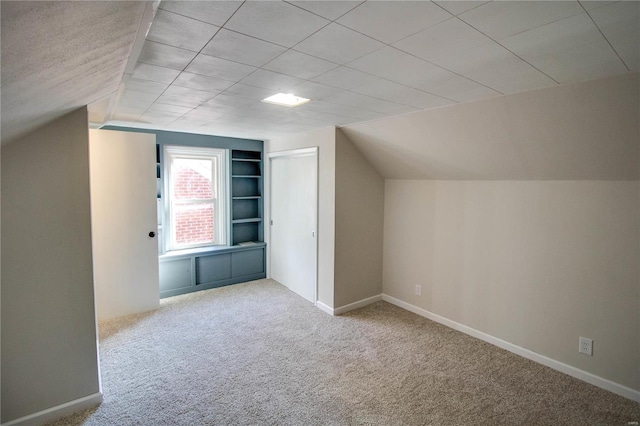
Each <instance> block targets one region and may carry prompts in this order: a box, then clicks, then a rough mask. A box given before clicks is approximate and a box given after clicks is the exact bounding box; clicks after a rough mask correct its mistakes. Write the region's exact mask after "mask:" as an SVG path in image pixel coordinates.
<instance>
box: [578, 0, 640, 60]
mask: <svg viewBox="0 0 640 426" xmlns="http://www.w3.org/2000/svg"><path fill="white" fill-rule="evenodd" d="M578 4H579V5H580V7H581V8H582V10H584V13H586V14H587V16H588V17H589V19H591V22H593V25H595V26H596V28H597V29H598V32H599V33H600V35H602V38H604V40H605V41H606V42H607V44H608V45H609V47H611V50H613V52H614V53H615V54H616V56H617V57H618V59H620V62H622V64H623V65H624V66H625V68H626V69H627V71H631V68H630V67H629V65H627V62H626V61H625V60H624V59H622V56H620V54H619V53H618V51H617V50H616V48H615V47H613V44H611V42H610V41H609V39H608V38H607V36H606V35H604V33H603V32H602V30H601V29H600V26H599V25H598V24H597V22H596V21H595V20H594V19H593V16H591V14H590V13H589V11H588V10H587V9H585V7H584V5H583V4H582V2H581V1H580V0H578ZM639 24H640V23H639Z"/></svg>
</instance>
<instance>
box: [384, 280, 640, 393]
mask: <svg viewBox="0 0 640 426" xmlns="http://www.w3.org/2000/svg"><path fill="white" fill-rule="evenodd" d="M382 300H384V301H385V302H389V303H391V304H392V305H396V306H398V307H400V308H402V309H405V310H407V311H409V312H413V313H414V314H418V315H420V316H422V317H425V318H428V319H430V320H432V321H435V322H437V323H440V324H442V325H445V326H447V327H449V328H453V329H454V330H457V331H460V332H462V333H464V334H468V335H469V336H472V337H475V338H477V339H480V340H483V341H485V342H487V343H490V344H492V345H494V346H497V347H499V348H501V349H504V350H507V351H509V352H511V353H514V354H516V355H520V356H521V357H524V358H527V359H530V360H531V361H535V362H537V363H539V364H542V365H544V366H547V367H549V368H552V369H554V370H556V371H559V372H561V373H564V374H567V375H569V376H571V377H575V378H576V379H578V380H582V381H583V382H587V383H589V384H591V385H594V386H597V387H599V388H601V389H604V390H607V391H609V392H613V393H615V394H616V395H620V396H623V397H625V398H627V399H630V400H632V401H636V402H640V391H637V390H635V389H631V388H629V387H626V386H624V385H621V384H619V383H616V382H613V381H611V380H608V379H605V378H603V377H600V376H596V375H595V374H592V373H589V372H587V371H584V370H580V369H578V368H576V367H573V366H571V365H568V364H565V363H563V362H560V361H557V360H555V359H552V358H549V357H546V356H544V355H540V354H538V353H535V352H533V351H530V350H529V349H525V348H523V347H521V346H517V345H514V344H513V343H509V342H507V341H505V340H502V339H499V338H497V337H494V336H491V335H490V334H487V333H484V332H482V331H479V330H476V329H474V328H471V327H469V326H466V325H464V324H460V323H458V322H456V321H452V320H450V319H448V318H445V317H442V316H440V315H438V314H434V313H433V312H430V311H427V310H426V309H422V308H419V307H417V306H414V305H412V304H410V303H407V302H405V301H402V300H400V299H396V298H395V297H392V296H389V295H387V294H384V293H383V294H382Z"/></svg>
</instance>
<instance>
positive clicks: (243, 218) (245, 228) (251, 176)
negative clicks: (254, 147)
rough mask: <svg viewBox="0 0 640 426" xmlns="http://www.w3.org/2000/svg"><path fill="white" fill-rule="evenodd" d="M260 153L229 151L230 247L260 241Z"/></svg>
mask: <svg viewBox="0 0 640 426" xmlns="http://www.w3.org/2000/svg"><path fill="white" fill-rule="evenodd" d="M262 188H263V185H262V153H261V152H258V151H243V150H232V151H231V193H232V202H231V217H232V220H231V224H232V241H233V245H234V246H235V245H251V244H252V243H255V242H259V241H263V224H262V211H263V204H262Z"/></svg>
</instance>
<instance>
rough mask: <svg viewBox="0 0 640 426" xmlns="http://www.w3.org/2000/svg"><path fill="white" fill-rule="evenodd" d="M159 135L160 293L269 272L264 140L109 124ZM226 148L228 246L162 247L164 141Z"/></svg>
mask: <svg viewBox="0 0 640 426" xmlns="http://www.w3.org/2000/svg"><path fill="white" fill-rule="evenodd" d="M110 129H112V130H125V131H132V132H142V133H154V134H155V135H156V142H157V146H156V179H157V188H156V192H157V194H156V195H157V200H158V239H159V248H158V252H159V265H160V266H159V272H160V297H169V296H175V295H178V294H183V293H190V292H193V291H198V290H205V289H209V288H214V287H221V286H225V285H229V284H236V283H241V282H245V281H251V280H256V279H260V278H265V277H266V267H265V258H266V256H265V255H266V244H265V243H264V231H263V210H264V206H263V198H262V197H263V143H262V141H256V140H247V139H236V138H225V137H218V136H208V135H196V134H188V133H174V132H166V131H160V130H147V129H131V128H126V129H125V128H116V127H110ZM166 145H184V146H200V147H211V148H223V149H227V150H228V153H229V155H228V156H227V161H228V164H227V167H228V170H229V180H230V182H229V191H228V200H227V201H228V203H229V214H230V220H229V241H230V244H229V245H227V246H214V247H206V248H197V249H190V250H177V251H171V252H165V251H164V248H163V229H162V228H163V221H164V219H165V217H164V216H165V215H164V213H163V210H164V199H163V192H164V176H163V175H164V169H163V156H164V146H166Z"/></svg>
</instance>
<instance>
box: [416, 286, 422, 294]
mask: <svg viewBox="0 0 640 426" xmlns="http://www.w3.org/2000/svg"><path fill="white" fill-rule="evenodd" d="M416 296H422V286H421V285H417V286H416Z"/></svg>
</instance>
